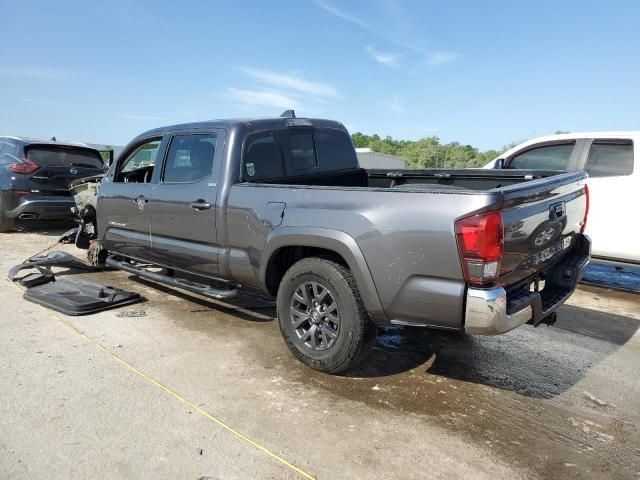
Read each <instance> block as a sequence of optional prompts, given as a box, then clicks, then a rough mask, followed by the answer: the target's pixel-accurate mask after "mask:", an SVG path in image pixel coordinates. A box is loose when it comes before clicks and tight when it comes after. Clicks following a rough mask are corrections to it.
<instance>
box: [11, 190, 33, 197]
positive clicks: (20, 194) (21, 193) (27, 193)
mask: <svg viewBox="0 0 640 480" xmlns="http://www.w3.org/2000/svg"><path fill="white" fill-rule="evenodd" d="M13 193H14V194H15V195H18V196H19V197H20V196H22V195H31V190H14V191H13Z"/></svg>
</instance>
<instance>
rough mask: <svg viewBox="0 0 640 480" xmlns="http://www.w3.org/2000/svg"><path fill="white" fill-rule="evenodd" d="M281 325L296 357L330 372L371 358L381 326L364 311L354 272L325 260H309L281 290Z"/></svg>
mask: <svg viewBox="0 0 640 480" xmlns="http://www.w3.org/2000/svg"><path fill="white" fill-rule="evenodd" d="M277 303H278V323H279V325H280V331H281V332H282V336H283V337H284V340H285V342H286V344H287V346H288V347H289V349H290V350H291V351H292V352H293V354H294V355H295V356H296V357H297V358H298V360H300V361H301V362H302V363H304V364H305V365H308V366H309V367H311V368H313V369H315V370H319V371H321V372H327V373H340V372H344V371H346V370H349V369H351V368H353V367H355V366H356V365H358V364H359V363H360V362H362V361H363V360H364V359H365V358H366V357H367V355H368V353H369V351H370V350H371V348H373V345H374V344H375V341H376V337H377V333H378V327H377V325H375V324H374V323H373V322H372V321H371V319H369V316H368V314H367V312H366V310H365V309H364V306H363V304H362V299H361V298H360V293H359V292H358V288H357V286H356V283H355V280H354V279H353V276H352V275H351V272H350V271H349V269H347V268H346V267H344V266H342V265H340V264H338V263H336V262H333V261H331V260H328V259H324V258H305V259H303V260H300V261H299V262H297V263H295V264H294V265H293V266H292V267H291V268H290V269H289V270H288V271H287V273H286V274H285V275H284V278H283V279H282V282H281V283H280V287H279V289H278V300H277Z"/></svg>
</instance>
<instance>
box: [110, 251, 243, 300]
mask: <svg viewBox="0 0 640 480" xmlns="http://www.w3.org/2000/svg"><path fill="white" fill-rule="evenodd" d="M106 264H107V266H109V267H111V268H117V269H118V270H124V271H125V272H129V273H132V274H134V275H136V276H138V277H142V278H145V279H147V280H152V281H154V282H158V283H163V284H165V285H169V286H171V287H176V288H181V289H183V290H188V291H190V292H193V293H198V294H200V295H204V296H206V297H211V298H215V299H216V300H228V299H230V298H235V297H237V296H238V289H237V288H229V289H224V288H214V287H211V286H209V285H204V284H202V283H196V282H192V281H190V280H186V279H184V278H176V277H172V276H169V275H164V274H162V273H156V272H150V271H149V270H147V269H145V268H140V267H136V266H135V265H134V264H132V263H129V262H127V261H124V260H118V259H117V258H115V257H112V256H110V257H107V260H106Z"/></svg>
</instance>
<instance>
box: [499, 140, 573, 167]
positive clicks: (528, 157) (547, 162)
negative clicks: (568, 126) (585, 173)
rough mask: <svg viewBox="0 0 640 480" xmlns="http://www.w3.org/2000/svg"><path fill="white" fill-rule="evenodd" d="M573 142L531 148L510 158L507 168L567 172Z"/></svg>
mask: <svg viewBox="0 0 640 480" xmlns="http://www.w3.org/2000/svg"><path fill="white" fill-rule="evenodd" d="M574 145H575V142H567V143H561V144H553V145H542V146H538V147H532V148H529V149H528V150H525V151H524V152H522V153H518V154H516V155H515V156H514V157H511V159H510V160H509V163H508V164H507V168H509V169H522V170H569V164H570V161H571V154H572V153H573V148H574Z"/></svg>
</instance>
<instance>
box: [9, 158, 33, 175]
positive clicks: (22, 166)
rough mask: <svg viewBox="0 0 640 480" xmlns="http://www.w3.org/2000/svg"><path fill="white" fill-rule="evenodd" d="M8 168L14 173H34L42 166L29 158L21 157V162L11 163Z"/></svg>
mask: <svg viewBox="0 0 640 480" xmlns="http://www.w3.org/2000/svg"><path fill="white" fill-rule="evenodd" d="M7 168H8V169H9V171H10V172H13V173H33V172H35V171H36V170H38V169H39V168H40V165H38V164H37V163H36V162H34V161H32V160H29V159H28V158H21V159H20V162H19V163H11V164H9V165H7Z"/></svg>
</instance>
